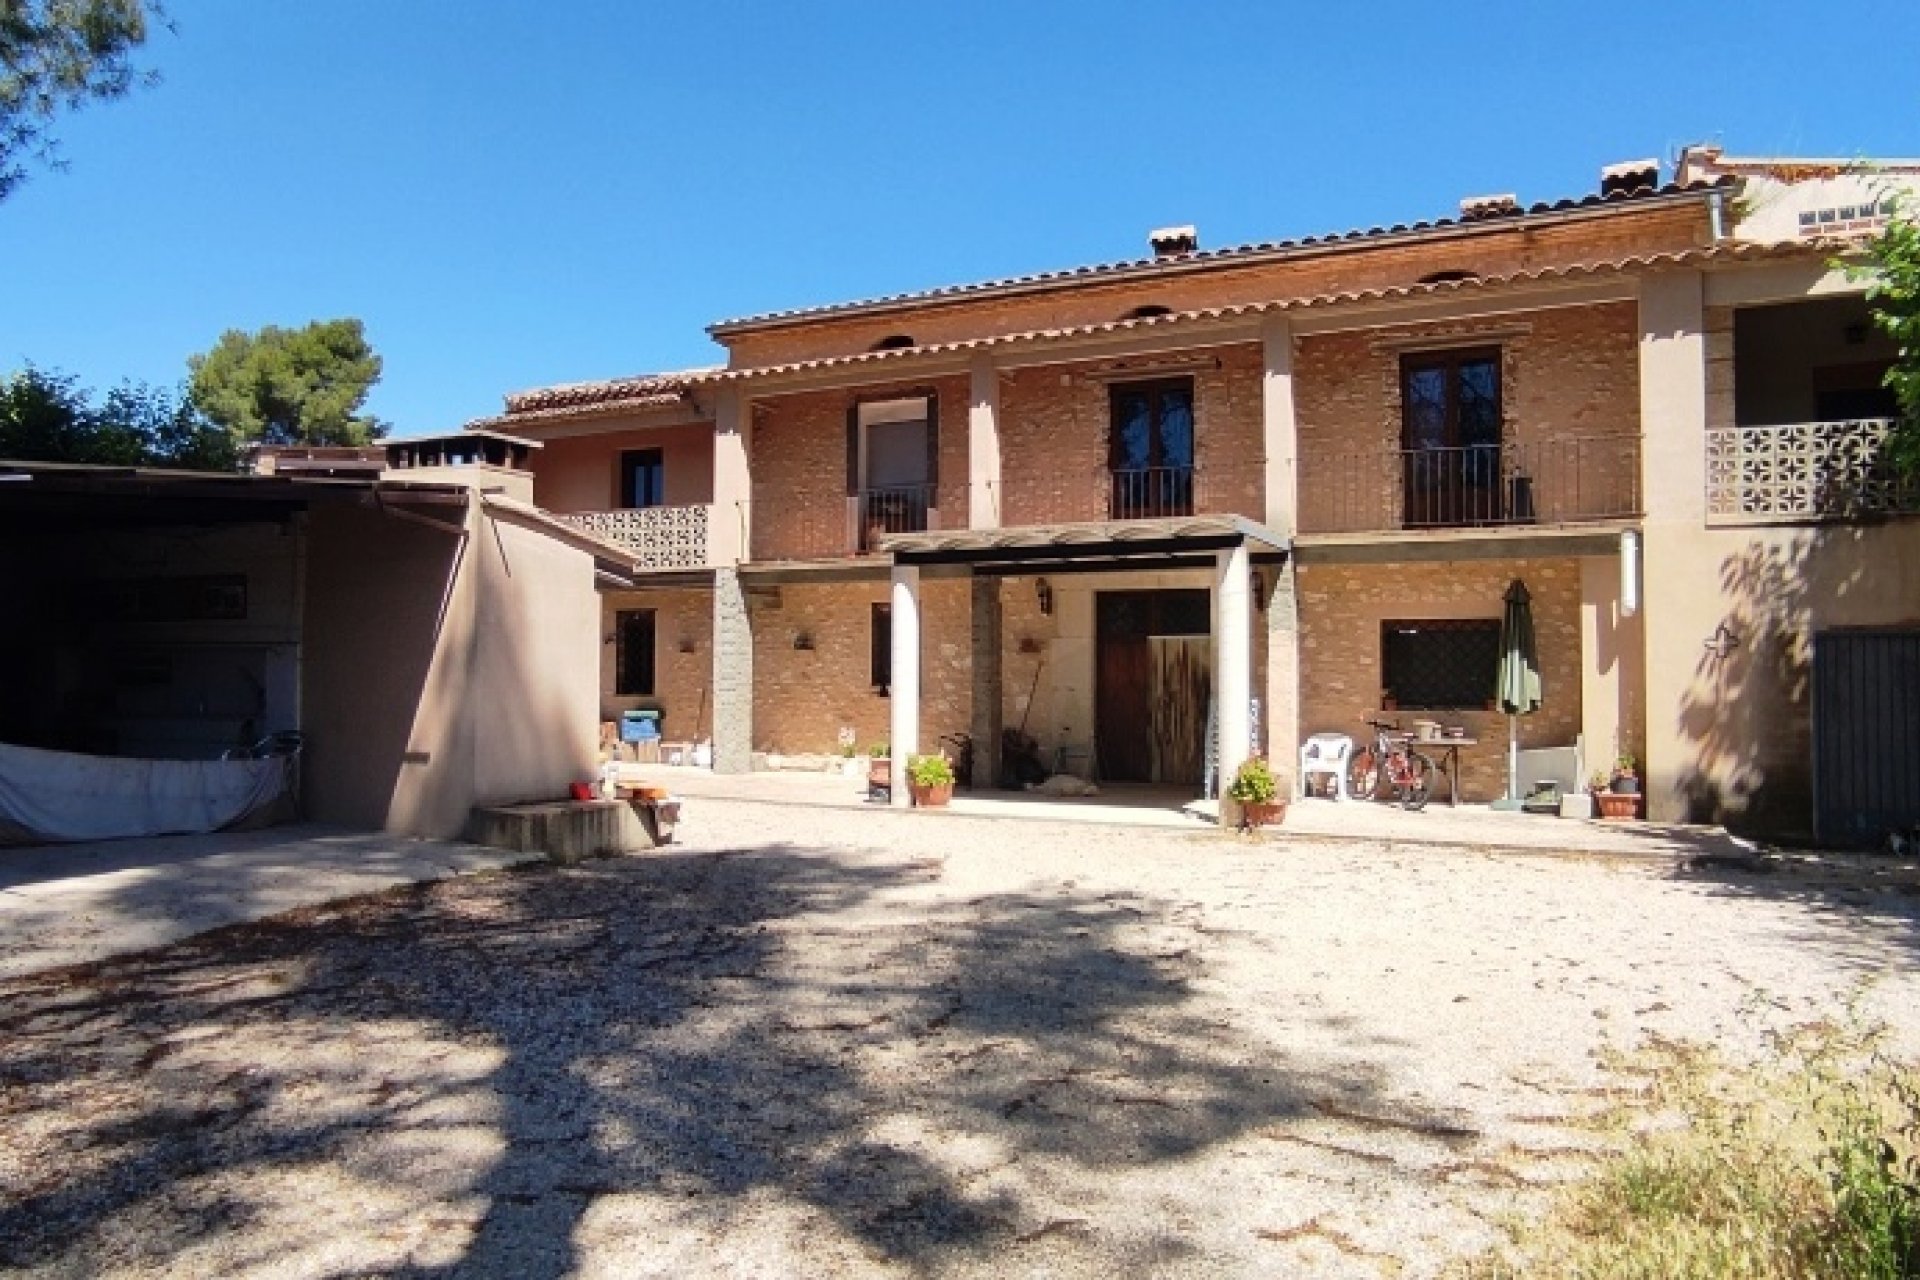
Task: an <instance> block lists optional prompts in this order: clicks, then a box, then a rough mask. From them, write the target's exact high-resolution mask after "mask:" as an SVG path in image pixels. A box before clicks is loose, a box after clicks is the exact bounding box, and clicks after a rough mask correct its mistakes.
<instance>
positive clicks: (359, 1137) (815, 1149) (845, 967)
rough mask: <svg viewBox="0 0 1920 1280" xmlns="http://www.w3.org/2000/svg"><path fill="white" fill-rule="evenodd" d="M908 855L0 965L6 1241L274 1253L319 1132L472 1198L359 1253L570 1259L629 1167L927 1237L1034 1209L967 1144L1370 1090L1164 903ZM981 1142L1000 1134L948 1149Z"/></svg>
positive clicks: (712, 1216)
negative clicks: (966, 889)
mask: <svg viewBox="0 0 1920 1280" xmlns="http://www.w3.org/2000/svg"><path fill="white" fill-rule="evenodd" d="M938 876H939V871H938V864H915V863H903V862H899V861H892V862H880V861H874V860H867V861H861V860H858V859H854V858H850V857H843V856H840V855H836V854H834V853H831V852H827V851H820V850H805V849H795V848H789V847H782V846H771V847H766V848H762V849H757V850H752V851H747V852H740V853H730V854H708V855H685V854H670V853H669V854H657V855H652V856H648V857H646V858H642V859H626V860H617V861H612V862H606V863H598V864H592V865H590V866H587V867H583V868H576V869H571V870H564V871H563V870H556V869H551V868H539V869H535V870H531V871H526V872H521V873H514V874H505V875H496V876H487V877H476V878H472V879H468V880H463V881H455V882H448V883H445V884H441V885H434V886H420V887H414V888H409V889H405V890H397V891H394V892H392V893H389V894H385V895H379V896H376V897H373V898H368V899H360V900H356V901H355V902H352V903H346V904H335V905H334V906H332V907H327V908H320V909H317V910H313V911H307V912H300V913H294V914H292V915H290V916H287V917H281V918H279V919H277V920H274V921H268V922H264V923H261V924H257V925H250V926H242V927H238V928H234V929H230V930H223V931H221V932H219V933H216V934H211V935H204V936H203V937H201V938H198V939H195V940H193V941H191V942H189V943H187V944H183V945H181V946H178V947H174V948H170V949H168V950H165V951H162V952H156V953H151V954H150V955H147V956H143V957H133V958H129V959H127V960H124V961H115V962H108V963H105V964H101V965H97V966H90V967H88V968H85V969H79V970H69V971H64V972H62V973H58V974H48V975H40V976H39V977H38V978H35V979H31V980H26V981H22V982H19V983H16V984H13V985H12V986H11V987H10V988H8V987H0V1046H3V1047H0V1118H5V1119H6V1120H7V1121H8V1122H9V1123H10V1124H11V1125H14V1126H15V1132H16V1133H24V1134H27V1135H29V1139H28V1140H29V1142H30V1143H31V1146H30V1148H28V1150H27V1158H28V1159H33V1158H35V1157H38V1158H41V1159H43V1160H51V1159H53V1158H54V1156H55V1155H56V1153H63V1158H62V1159H61V1160H60V1162H59V1163H57V1164H53V1163H49V1164H41V1165H39V1166H37V1167H36V1168H35V1169H34V1170H33V1174H32V1176H31V1177H29V1178H26V1179H14V1180H10V1181H9V1182H6V1183H0V1264H4V1265H12V1266H20V1267H33V1268H38V1269H45V1270H47V1271H54V1272H58V1271H73V1270H78V1271H85V1270H87V1269H89V1268H90V1267H91V1266H93V1265H95V1264H97V1262H98V1261H99V1258H100V1257H101V1256H103V1253H104V1251H109V1250H114V1251H118V1252H116V1253H114V1254H113V1256H115V1257H123V1255H124V1253H125V1252H126V1251H127V1250H129V1249H132V1250H136V1251H145V1255H146V1260H147V1261H149V1262H152V1263H154V1264H162V1265H177V1264H178V1262H179V1261H180V1259H181V1258H183V1257H186V1256H188V1255H187V1254H186V1252H185V1251H186V1250H189V1249H191V1248H198V1247H203V1246H205V1245H206V1244H207V1242H208V1240H209V1239H211V1238H213V1237H216V1236H226V1237H228V1239H227V1240H226V1241H225V1242H224V1243H223V1245H222V1247H223V1248H225V1249H227V1250H228V1251H227V1253H225V1254H223V1255H222V1257H223V1260H224V1262H225V1263H226V1264H227V1265H232V1264H233V1263H234V1261H235V1259H236V1258H244V1259H251V1260H252V1261H253V1262H254V1263H256V1264H258V1265H262V1266H270V1265H273V1264H275V1263H279V1264H282V1265H284V1264H287V1263H290V1262H292V1261H293V1260H294V1259H295V1258H299V1257H302V1256H303V1254H312V1253H313V1252H314V1251H316V1250H319V1249H321V1248H322V1246H323V1245H324V1244H325V1241H324V1240H323V1239H322V1238H321V1237H322V1235H323V1234H324V1232H325V1231H326V1230H328V1228H327V1227H326V1226H325V1222H326V1221H327V1220H326V1219H325V1217H324V1215H322V1216H320V1217H319V1218H318V1219H317V1220H316V1222H315V1223H314V1224H311V1225H309V1226H307V1227H306V1228H304V1231H305V1234H302V1232H301V1231H300V1230H289V1229H287V1228H285V1227H284V1226H282V1227H279V1228H276V1230H275V1231H268V1230H267V1229H266V1226H265V1224H267V1223H269V1222H273V1221H277V1220H278V1219H277V1218H276V1215H280V1216H281V1217H284V1212H285V1210H284V1206H278V1207H277V1206H275V1205H273V1204H272V1203H269V1198H270V1197H271V1196H272V1194H273V1192H272V1191H271V1189H270V1188H271V1187H272V1186H273V1185H274V1182H275V1179H276V1178H282V1179H290V1178H295V1177H297V1176H304V1174H305V1173H307V1172H310V1171H311V1170H312V1169H314V1168H315V1167H318V1166H328V1167H338V1168H339V1169H341V1170H342V1171H343V1172H344V1173H345V1174H348V1175H351V1177H352V1178H353V1179H355V1180H358V1181H359V1182H360V1183H362V1184H382V1183H383V1184H385V1185H387V1186H389V1187H392V1188H396V1189H398V1190H399V1191H401V1192H404V1193H409V1194H411V1195H412V1196H413V1197H414V1200H415V1201H416V1203H415V1205H414V1207H413V1208H412V1209H409V1210H406V1211H395V1213H396V1215H397V1217H398V1218H400V1219H418V1218H421V1217H423V1216H425V1215H426V1214H427V1207H428V1206H447V1205H468V1206H472V1205H476V1204H478V1205H479V1206H480V1207H478V1208H477V1209H474V1210H472V1211H471V1212H470V1213H469V1214H468V1217H467V1219H464V1220H462V1221H463V1224H464V1225H470V1226H471V1230H470V1232H468V1233H467V1234H465V1235H464V1236H463V1235H461V1234H460V1232H459V1231H454V1232H452V1233H451V1234H452V1237H453V1238H454V1239H455V1240H456V1244H455V1245H454V1246H453V1247H450V1248H441V1249H439V1250H438V1251H435V1250H423V1251H410V1249H409V1248H408V1247H406V1246H404V1245H400V1244H396V1245H394V1246H392V1248H391V1249H390V1250H389V1251H388V1252H387V1253H385V1254H384V1255H381V1259H380V1261H378V1262H377V1263H375V1264H374V1265H373V1266H372V1267H371V1268H370V1270H372V1271H377V1272H379V1273H381V1274H394V1273H396V1272H397V1273H400V1274H414V1275H428V1274H439V1273H446V1274H454V1273H458V1274H502V1275H507V1274H510V1275H515V1276H526V1277H542V1276H559V1275H563V1274H567V1273H569V1272H571V1271H572V1270H573V1269H574V1268H575V1267H576V1266H577V1265H578V1264H579V1263H580V1261H581V1259H580V1257H579V1235H580V1231H581V1227H582V1223H583V1221H584V1220H585V1219H586V1218H587V1216H588V1214H589V1213H590V1212H591V1211H592V1210H593V1209H594V1207H595V1206H596V1205H598V1204H601V1203H602V1202H608V1201H611V1200H612V1199H614V1198H619V1199H620V1200H621V1202H622V1203H628V1202H631V1200H632V1199H633V1198H634V1197H642V1198H648V1199H650V1200H654V1201H660V1202H671V1203H672V1204H676V1205H679V1206H682V1210H681V1211H680V1212H682V1213H683V1214H685V1215H697V1216H700V1217H701V1219H702V1220H703V1221H704V1222H706V1223H707V1224H708V1225H709V1226H713V1225H714V1224H719V1225H718V1227H717V1228H716V1229H722V1230H723V1229H725V1224H726V1223H727V1221H728V1220H729V1215H730V1214H734V1213H739V1214H747V1213H750V1212H759V1211H762V1210H763V1209H764V1204H765V1202H766V1199H767V1197H769V1196H771V1197H773V1198H774V1199H775V1200H776V1201H777V1202H778V1203H779V1204H781V1205H783V1206H789V1207H793V1208H794V1209H795V1211H796V1212H798V1213H799V1214H801V1216H802V1217H803V1218H804V1220H806V1221H807V1222H809V1223H814V1222H818V1223H820V1224H822V1226H823V1227H825V1228H831V1230H832V1233H833V1234H834V1235H835V1237H836V1238H837V1239H840V1240H844V1241H846V1242H849V1244H850V1246H851V1247H853V1248H855V1249H856V1251H857V1252H856V1256H859V1254H864V1255H866V1256H871V1257H877V1258H879V1259H882V1260H885V1261H888V1262H892V1263H895V1264H899V1265H903V1266H906V1267H908V1268H910V1269H926V1268H929V1267H933V1266H936V1265H938V1264H940V1263H942V1262H944V1261H947V1260H953V1259H958V1258H960V1257H965V1256H969V1255H975V1254H979V1253H981V1252H983V1251H985V1250H989V1249H992V1248H994V1247H996V1246H999V1245H1004V1244H1005V1243H1006V1242H1007V1241H1009V1240H1011V1239H1015V1238H1019V1232H1020V1231H1021V1230H1022V1228H1023V1227H1030V1226H1031V1225H1032V1223H1033V1221H1034V1217H1035V1215H1036V1214H1040V1213H1044V1209H1043V1208H1042V1207H1041V1206H1039V1205H1037V1204H1035V1203H1032V1202H1031V1200H1030V1197H1029V1196H1028V1195H1027V1194H1026V1193H1025V1192H1024V1191H1023V1189H1022V1184H1020V1183H1019V1182H1018V1181H1017V1180H1015V1181H1011V1182H1010V1181H1008V1180H1007V1179H1005V1178H996V1177H995V1176H993V1175H994V1172H995V1170H996V1169H999V1170H1005V1169H1006V1168H1009V1167H1017V1166H1019V1165H1021V1164H1022V1162H1025V1161H1034V1160H1037V1161H1041V1162H1065V1163H1066V1164H1067V1165H1068V1166H1070V1167H1071V1168H1073V1169H1076V1170H1080V1171H1086V1172H1092V1173H1095V1174H1097V1173H1100V1172H1102V1171H1107V1170H1116V1171H1118V1170H1126V1169H1132V1168H1139V1167H1142V1166H1144V1165H1149V1164H1154V1163H1160V1162H1172V1161H1178V1160H1181V1159H1183V1158H1185V1157H1188V1156H1190V1155H1192V1154H1193V1153H1195V1152H1198V1151H1201V1150H1203V1149H1205V1148H1207V1147H1210V1146H1213V1145H1215V1144H1218V1143H1222V1142H1226V1141H1229V1140H1231V1139H1233V1138H1235V1137H1236V1136H1239V1135H1244V1134H1247V1133H1250V1132H1253V1131H1257V1130H1259V1129H1260V1128H1261V1127H1263V1126H1266V1125H1270V1124H1273V1123H1275V1122H1276V1121H1281V1120H1285V1119H1288V1118H1290V1117H1297V1116H1301V1115H1306V1114H1311V1113H1314V1112H1315V1111H1316V1109H1317V1106H1318V1104H1319V1102H1320V1101H1321V1100H1324V1099H1328V1098H1333V1099H1337V1100H1338V1102H1339V1105H1340V1106H1342V1107H1355V1106H1357V1107H1366V1106H1368V1105H1370V1104H1369V1099H1370V1098H1372V1097H1373V1095H1375V1094H1376V1093H1377V1091H1378V1088H1379V1085H1380V1083H1381V1082H1380V1081H1379V1080H1378V1079H1377V1078H1376V1077H1375V1075H1374V1074H1373V1073H1372V1070H1371V1069H1370V1068H1368V1067H1366V1066H1365V1065H1363V1064H1364V1061H1365V1059H1364V1057H1363V1048H1362V1047H1361V1046H1356V1047H1355V1050H1354V1052H1353V1054H1352V1055H1351V1058H1350V1060H1348V1061H1344V1062H1328V1061H1319V1060H1303V1059H1298V1058H1293V1059H1290V1058H1289V1057H1287V1056H1286V1054H1285V1053H1284V1051H1283V1050H1282V1049H1280V1048H1279V1047H1276V1046H1275V1045H1273V1044H1270V1043H1267V1042H1265V1041H1263V1040H1262V1039H1260V1038H1259V1037H1257V1036H1253V1035H1250V1034H1248V1033H1247V1032H1245V1031H1243V1030H1241V1029H1239V1028H1237V1027H1235V1026H1233V1025H1229V1024H1226V1023H1224V1022H1222V1021H1220V1020H1219V1015H1218V1014H1217V1013H1215V1014H1213V1015H1211V1016H1209V1015H1207V1014H1206V1013H1205V1012H1203V1011H1202V1009H1201V1008H1199V1007H1198V1002H1197V1001H1196V999H1195V983H1196V981H1197V980H1199V979H1201V978H1202V977H1203V976H1204V975H1205V972H1206V965H1205V961H1204V958H1203V954H1202V951H1201V948H1200V947H1199V946H1198V945H1197V943H1198V942H1199V938H1198V934H1197V932H1196V927H1197V926H1196V922H1195V921H1194V920H1193V919H1191V918H1186V917H1184V916H1183V913H1184V912H1187V911H1188V910H1189V909H1187V908H1184V907H1181V906H1179V905H1176V904H1170V903H1167V902H1164V901H1160V900H1154V899H1148V898H1141V897H1132V896H1118V897H1116V896H1113V895H1108V896H1106V897H1101V898H1096V897H1091V896H1087V895H1083V894H1076V893H1074V892H1072V891H1069V890H1062V891H1061V892H1059V893H1057V894H1044V893H1041V894H1020V895H996V896H989V897H984V898H979V899H974V900H971V901H967V902H955V901H952V900H950V899H941V900H938V901H927V900H921V901H914V900H913V899H912V897H911V893H912V890H913V889H914V887H915V886H917V885H922V884H924V883H925V882H926V881H927V880H929V879H936V878H938ZM236 1055H238V1056H237V1057H236ZM1371 1105H1373V1106H1374V1107H1375V1108H1376V1109H1396V1110H1401V1111H1402V1113H1403V1114H1404V1109H1403V1108H1391V1107H1390V1104H1385V1103H1379V1102H1374V1103H1372V1104H1371ZM1422 1119H1423V1118H1422V1117H1418V1116H1415V1117H1413V1120H1414V1122H1416V1123H1419V1122H1422ZM1433 1123H1434V1124H1435V1125H1436V1126H1437V1127H1439V1128H1442V1129H1444V1127H1445V1120H1444V1118H1435V1119H1434V1120H1433ZM461 1142H464V1143H466V1144H467V1146H465V1147H460V1146H459V1145H458V1144H459V1143H461ZM476 1144H477V1146H478V1148H481V1149H483V1150H482V1153H481V1154H478V1155H475V1154H473V1150H474V1148H475V1146H476ZM976 1147H977V1148H980V1149H981V1150H986V1151H990V1152H992V1153H994V1154H993V1155H992V1156H991V1157H990V1158H983V1159H982V1160H981V1161H979V1162H977V1163H976V1164H974V1165H967V1164H966V1162H965V1161H956V1159H955V1158H954V1157H953V1153H954V1152H955V1151H958V1150H961V1149H963V1148H969V1149H970V1148H976ZM463 1153H464V1154H463ZM256 1188H258V1190H256ZM755 1205H757V1206H760V1208H758V1209H755V1208H751V1207H750V1206H755ZM319 1208H320V1206H315V1209H316V1213H317V1212H318V1210H319ZM386 1225H387V1228H388V1229H389V1230H390V1231H391V1232H393V1233H396V1234H404V1230H403V1228H406V1227H407V1226H408V1225H409V1224H408V1222H406V1221H404V1220H403V1221H387V1222H386ZM412 1225H415V1226H417V1225H418V1224H417V1223H414V1224H412ZM354 1230H356V1231H360V1230H365V1231H367V1232H368V1233H369V1234H370V1235H371V1234H373V1224H364V1225H363V1224H359V1223H356V1224H355V1227H354ZM263 1237H266V1238H263ZM307 1265H311V1259H310V1258H309V1259H308V1262H307ZM354 1269H355V1268H353V1267H341V1268H336V1269H335V1270H334V1274H344V1273H346V1272H348V1271H352V1270H354Z"/></svg>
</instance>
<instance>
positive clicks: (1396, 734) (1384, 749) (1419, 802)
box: [1347, 716, 1438, 812]
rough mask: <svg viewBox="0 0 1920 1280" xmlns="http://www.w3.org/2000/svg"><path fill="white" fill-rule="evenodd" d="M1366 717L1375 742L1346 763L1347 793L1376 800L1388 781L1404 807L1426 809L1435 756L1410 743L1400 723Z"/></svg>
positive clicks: (1430, 793)
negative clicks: (1418, 749) (1431, 757)
mask: <svg viewBox="0 0 1920 1280" xmlns="http://www.w3.org/2000/svg"><path fill="white" fill-rule="evenodd" d="M1366 720H1367V723H1368V724H1369V725H1371V726H1373V742H1372V743H1371V744H1369V745H1363V746H1362V747H1361V748H1360V749H1359V750H1358V751H1356V752H1354V753H1353V761H1352V763H1351V764H1349V765H1348V766H1347V794H1348V795H1351V796H1352V797H1353V798H1354V799H1356V800H1374V799H1377V798H1379V796H1380V793H1381V790H1382V785H1383V784H1385V785H1386V786H1391V787H1392V788H1393V794H1394V797H1395V798H1396V799H1397V800H1399V801H1400V807H1401V808H1403V809H1410V810H1414V811H1416V812H1417V811H1418V810H1421V809H1424V808H1426V807H1427V797H1428V796H1430V795H1432V794H1433V777H1434V774H1435V773H1437V772H1438V769H1437V767H1436V766H1435V765H1434V763H1433V761H1432V759H1430V758H1429V757H1427V756H1424V755H1422V754H1420V753H1419V752H1418V751H1415V750H1414V749H1413V748H1412V746H1410V745H1409V743H1410V742H1411V739H1410V738H1409V737H1408V735H1407V734H1405V733H1403V732H1401V729H1400V726H1399V725H1397V724H1394V723H1392V722H1391V721H1387V720H1375V719H1374V718H1373V717H1372V716H1368V717H1367V718H1366Z"/></svg>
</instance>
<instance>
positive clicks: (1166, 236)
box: [1147, 225, 1200, 259]
mask: <svg viewBox="0 0 1920 1280" xmlns="http://www.w3.org/2000/svg"><path fill="white" fill-rule="evenodd" d="M1147 243H1148V244H1150V245H1152V246H1153V256H1154V257H1155V258H1160V259H1165V258H1178V257H1180V256H1181V255H1183V254H1188V253H1198V252H1199V251H1200V233H1199V231H1197V230H1195V229H1194V228H1193V227H1192V226H1191V225H1189V226H1184V227H1160V228H1158V229H1156V230H1153V231H1149V232H1147Z"/></svg>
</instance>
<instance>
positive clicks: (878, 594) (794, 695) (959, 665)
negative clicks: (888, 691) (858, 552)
mask: <svg viewBox="0 0 1920 1280" xmlns="http://www.w3.org/2000/svg"><path fill="white" fill-rule="evenodd" d="M888 591H889V587H888V584H887V582H886V581H885V580H883V579H875V580H874V581H872V582H845V583H822V584H819V585H812V584H805V585H794V584H787V585H784V586H781V587H778V588H769V589H768V590H767V591H765V592H756V593H755V597H754V601H753V653H754V662H753V686H754V687H753V700H754V731H753V745H754V749H755V750H756V751H772V752H781V753H785V754H793V753H799V752H834V751H837V750H839V732H840V729H841V727H842V726H847V727H850V728H852V729H853V731H854V735H855V741H856V743H857V744H858V746H859V748H860V750H862V751H864V750H866V749H867V748H868V747H869V746H872V745H873V744H874V743H877V742H885V741H886V740H887V737H888V734H889V731H890V729H891V723H890V716H891V704H890V703H889V702H888V701H887V699H886V698H885V697H883V696H882V695H881V694H880V693H879V692H878V691H876V690H875V689H874V687H873V683H872V680H871V678H870V677H871V674H872V668H871V666H870V661H871V657H872V650H871V648H870V645H871V637H872V617H873V606H874V605H876V604H884V603H886V601H887V599H888ZM920 609H921V642H922V643H921V666H920V672H921V674H920V744H919V745H920V749H921V750H922V751H932V750H933V749H934V748H935V747H936V746H937V745H938V743H939V740H940V735H941V734H946V733H965V732H968V731H969V729H970V726H971V723H972V717H973V688H972V664H971V660H970V659H971V655H972V621H971V613H972V595H971V589H970V587H969V584H968V582H967V580H966V579H964V578H947V579H934V580H923V581H922V582H921V585H920ZM801 637H804V638H805V640H806V642H807V643H809V644H810V645H811V646H812V647H811V648H806V649H801V648H796V647H795V641H796V639H798V638H801Z"/></svg>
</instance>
